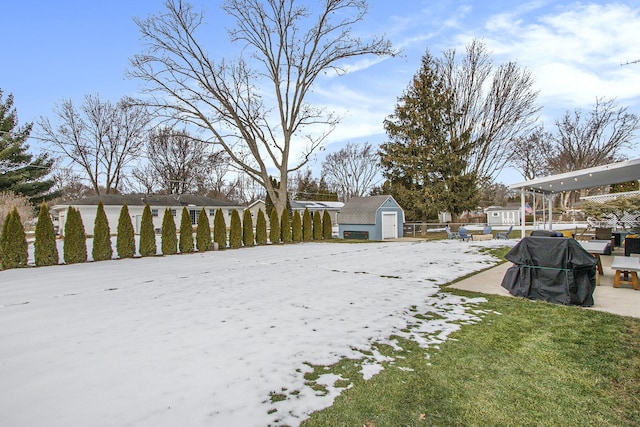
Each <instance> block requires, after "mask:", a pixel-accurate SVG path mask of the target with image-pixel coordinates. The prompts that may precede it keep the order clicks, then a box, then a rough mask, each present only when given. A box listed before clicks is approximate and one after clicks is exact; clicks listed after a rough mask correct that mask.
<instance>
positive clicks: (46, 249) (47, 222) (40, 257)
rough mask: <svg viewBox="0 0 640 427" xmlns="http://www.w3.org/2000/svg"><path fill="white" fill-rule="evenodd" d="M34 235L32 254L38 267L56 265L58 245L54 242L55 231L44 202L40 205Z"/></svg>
mask: <svg viewBox="0 0 640 427" xmlns="http://www.w3.org/2000/svg"><path fill="white" fill-rule="evenodd" d="M35 234H36V236H35V241H34V242H33V255H34V258H35V261H36V265H37V266H38V267H42V266H46V265H57V264H58V261H59V256H58V245H57V244H56V232H55V230H54V229H53V222H52V221H51V215H49V206H47V204H46V203H45V202H42V204H41V205H40V212H39V213H38V222H37V223H36V233H35Z"/></svg>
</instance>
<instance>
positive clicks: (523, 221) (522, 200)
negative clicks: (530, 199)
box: [520, 187, 526, 239]
mask: <svg viewBox="0 0 640 427" xmlns="http://www.w3.org/2000/svg"><path fill="white" fill-rule="evenodd" d="M524 214H525V211H524V187H522V188H521V189H520V225H521V226H522V232H521V234H520V237H521V238H523V239H524V237H525V234H526V223H525V220H524Z"/></svg>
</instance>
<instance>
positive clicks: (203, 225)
mask: <svg viewBox="0 0 640 427" xmlns="http://www.w3.org/2000/svg"><path fill="white" fill-rule="evenodd" d="M196 249H198V252H205V251H210V250H211V227H209V218H208V217H207V212H206V211H205V210H204V208H202V209H201V210H200V214H199V215H198V227H197V228H196Z"/></svg>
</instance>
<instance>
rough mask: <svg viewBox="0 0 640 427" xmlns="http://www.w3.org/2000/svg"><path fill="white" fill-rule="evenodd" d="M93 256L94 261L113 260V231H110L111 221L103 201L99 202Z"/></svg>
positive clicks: (94, 226) (94, 228)
mask: <svg viewBox="0 0 640 427" xmlns="http://www.w3.org/2000/svg"><path fill="white" fill-rule="evenodd" d="M91 256H92V257H93V260H94V261H105V260H108V259H111V257H112V256H113V247H112V245H111V230H110V229H109V220H108V219H107V214H106V213H105V211H104V206H103V205H102V201H99V202H98V210H97V212H96V220H95V222H94V225H93V247H92V250H91Z"/></svg>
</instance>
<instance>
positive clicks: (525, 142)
mask: <svg viewBox="0 0 640 427" xmlns="http://www.w3.org/2000/svg"><path fill="white" fill-rule="evenodd" d="M551 139H552V136H551V134H549V133H548V132H545V130H544V128H543V127H542V126H539V127H537V128H535V129H534V130H533V131H532V132H531V133H530V134H528V135H525V136H520V137H518V138H516V139H515V140H514V141H513V144H512V146H511V157H510V160H509V162H510V164H511V166H513V167H514V168H516V169H517V170H518V171H519V172H520V173H521V174H522V176H523V177H524V178H525V179H527V180H532V179H535V178H539V177H541V176H545V175H548V173H549V162H548V161H547V157H548V155H549V152H550V151H551Z"/></svg>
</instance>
